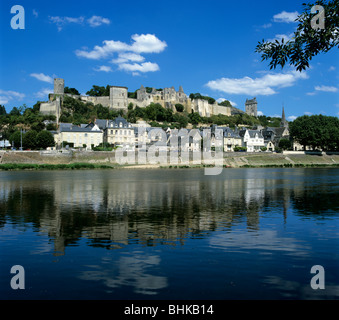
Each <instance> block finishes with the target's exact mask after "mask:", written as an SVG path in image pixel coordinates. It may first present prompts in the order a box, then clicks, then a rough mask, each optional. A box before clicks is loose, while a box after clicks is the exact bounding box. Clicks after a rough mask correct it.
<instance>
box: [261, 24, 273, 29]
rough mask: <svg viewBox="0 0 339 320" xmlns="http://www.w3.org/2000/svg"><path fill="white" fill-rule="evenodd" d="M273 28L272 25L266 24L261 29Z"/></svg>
mask: <svg viewBox="0 0 339 320" xmlns="http://www.w3.org/2000/svg"><path fill="white" fill-rule="evenodd" d="M271 27H272V23H266V24H263V25H262V26H261V28H263V29H268V28H271Z"/></svg>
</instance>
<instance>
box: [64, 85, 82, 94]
mask: <svg viewBox="0 0 339 320" xmlns="http://www.w3.org/2000/svg"><path fill="white" fill-rule="evenodd" d="M64 92H65V93H69V94H73V95H77V96H80V93H79V91H78V90H77V89H75V88H69V87H65V89H64Z"/></svg>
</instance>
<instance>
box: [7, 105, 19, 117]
mask: <svg viewBox="0 0 339 320" xmlns="http://www.w3.org/2000/svg"><path fill="white" fill-rule="evenodd" d="M9 114H10V115H11V116H21V112H20V110H19V109H18V108H17V107H13V109H12V110H11V111H10V113H9Z"/></svg>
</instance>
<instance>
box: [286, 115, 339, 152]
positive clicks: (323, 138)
mask: <svg viewBox="0 0 339 320" xmlns="http://www.w3.org/2000/svg"><path fill="white" fill-rule="evenodd" d="M290 134H291V136H292V138H293V139H295V140H296V141H298V142H299V143H300V144H301V145H302V146H304V147H306V146H311V147H312V148H313V150H315V149H317V148H319V149H322V150H326V151H337V150H339V119H338V118H337V117H330V116H323V115H313V116H302V117H299V118H297V119H295V120H294V121H293V122H292V123H291V124H290Z"/></svg>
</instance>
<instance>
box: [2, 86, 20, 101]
mask: <svg viewBox="0 0 339 320" xmlns="http://www.w3.org/2000/svg"><path fill="white" fill-rule="evenodd" d="M24 97H25V94H23V93H20V92H17V91H5V90H1V89H0V104H7V103H9V102H10V101H11V100H18V101H21V100H22V99H23V98H24Z"/></svg>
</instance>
